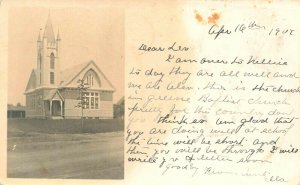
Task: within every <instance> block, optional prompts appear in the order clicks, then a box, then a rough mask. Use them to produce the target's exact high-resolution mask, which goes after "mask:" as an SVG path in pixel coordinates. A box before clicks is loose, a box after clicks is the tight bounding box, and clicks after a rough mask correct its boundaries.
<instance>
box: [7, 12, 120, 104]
mask: <svg viewBox="0 0 300 185" xmlns="http://www.w3.org/2000/svg"><path fill="white" fill-rule="evenodd" d="M49 13H50V18H51V22H52V26H53V29H54V33H55V36H56V34H57V31H58V29H59V33H60V38H61V51H60V55H61V59H60V61H59V62H60V68H61V70H63V69H66V68H68V67H72V66H73V65H77V64H80V63H85V62H88V61H90V60H93V61H95V63H96V64H97V65H98V66H99V68H100V69H101V70H102V72H103V73H104V74H105V75H106V77H107V78H108V79H109V80H110V82H111V83H112V84H113V86H114V87H115V89H116V91H115V93H114V102H117V101H118V100H119V99H120V98H121V97H122V96H124V12H123V11H122V9H120V8H93V9H91V8H89V9H88V8H76V7H72V8H50V9H49V8H43V7H41V8H37V7H34V8H31V7H18V8H12V9H10V11H9V22H8V104H17V103H18V102H20V103H21V104H23V105H24V104H25V95H24V91H25V88H26V85H27V82H28V79H29V76H30V73H31V71H32V69H33V68H36V57H37V46H36V44H37V38H38V34H39V31H40V29H42V31H41V35H42V34H43V31H44V28H45V24H46V21H47V18H48V15H49Z"/></svg>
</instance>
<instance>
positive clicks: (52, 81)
mask: <svg viewBox="0 0 300 185" xmlns="http://www.w3.org/2000/svg"><path fill="white" fill-rule="evenodd" d="M50 84H54V72H50Z"/></svg>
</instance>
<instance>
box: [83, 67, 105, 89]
mask: <svg viewBox="0 0 300 185" xmlns="http://www.w3.org/2000/svg"><path fill="white" fill-rule="evenodd" d="M84 80H85V83H86V84H88V86H90V87H93V86H96V87H97V86H98V87H100V86H101V81H100V79H99V77H98V75H97V73H96V72H95V71H94V70H93V69H90V70H88V71H87V72H86V74H85V75H84Z"/></svg>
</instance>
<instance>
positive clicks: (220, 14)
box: [0, 1, 300, 185]
mask: <svg viewBox="0 0 300 185" xmlns="http://www.w3.org/2000/svg"><path fill="white" fill-rule="evenodd" d="M22 2H24V1H22ZM25 2H27V3H28V4H26V3H21V1H12V2H8V1H2V2H1V9H3V10H4V11H2V12H1V14H2V15H3V16H1V70H2V71H1V75H2V76H1V77H2V78H1V80H2V81H3V84H5V87H6V88H2V89H1V91H2V94H4V95H6V96H2V97H1V105H2V107H3V112H2V115H3V116H1V121H2V123H3V129H2V130H3V134H2V135H1V143H2V145H1V152H2V153H1V154H2V156H3V157H2V158H1V167H2V168H1V169H3V170H1V181H0V183H1V184H54V183H55V184H74V183H78V184H213V185H219V184H234V185H235V184H236V185H240V184H260V185H266V184H287V185H298V184H299V183H300V176H299V174H300V168H299V167H300V155H299V147H300V137H299V130H300V127H299V115H300V99H299V98H300V96H299V94H300V80H299V78H300V64H299V61H298V60H299V58H300V54H299V53H300V45H299V42H300V34H299V31H300V24H299V23H298V20H299V18H300V13H299V12H300V4H299V2H297V1H286V2H282V1H253V2H252V1H213V2H211V1H176V2H173V1H165V2H160V1H147V2H146V1H142V2H137V1H124V2H112V1H104V2H100V1H90V2H88V3H87V2H83V1H61V2H58V1H57V2H50V1H49V2H47V1H45V2H43V3H42V2H33V1H25ZM47 9H48V10H47ZM48 11H50V12H51V16H52V17H53V19H54V20H56V23H54V21H53V20H52V24H53V25H56V24H57V23H59V24H62V25H61V27H62V28H63V29H59V33H60V35H61V36H63V35H64V34H63V33H68V34H65V35H64V36H65V38H66V40H68V36H70V35H69V34H71V36H70V37H71V38H70V40H73V41H74V39H75V38H76V39H78V40H79V42H77V43H76V44H77V45H78V46H76V44H74V43H73V44H68V43H64V44H62V51H64V50H65V51H68V49H70V48H71V49H70V53H69V55H67V54H66V53H65V54H64V55H63V56H61V57H62V58H63V59H65V60H63V61H61V64H60V65H63V62H65V61H67V62H66V63H67V65H69V66H72V65H73V64H75V62H74V63H73V62H72V59H73V57H74V59H79V60H83V58H84V57H85V56H87V57H89V58H94V60H96V62H95V64H96V65H97V66H98V65H99V66H100V65H101V66H100V67H99V68H101V71H102V70H103V69H102V68H105V66H108V67H107V68H106V69H104V70H103V74H105V75H103V74H102V72H99V73H98V72H97V69H96V67H95V69H94V70H95V73H86V74H91V77H93V75H94V78H93V79H95V80H96V79H98V78H99V79H100V80H98V81H101V83H98V86H99V87H103V88H102V89H101V88H100V89H98V90H99V92H100V91H101V93H102V91H105V92H106V94H105V93H104V94H100V95H99V102H98V99H97V102H98V103H99V104H98V103H96V98H98V95H97V96H96V95H95V94H93V95H92V94H91V93H92V92H88V93H89V94H87V96H84V98H85V99H84V101H81V102H85V105H84V106H83V107H84V109H83V108H82V113H80V112H78V113H77V114H76V115H78V120H80V118H82V117H84V115H86V116H85V117H86V119H84V121H85V122H83V123H85V124H82V125H83V127H81V128H80V129H77V130H76V128H75V127H76V123H77V122H78V121H73V122H74V123H73V125H75V126H73V127H72V126H70V124H72V123H70V121H68V120H73V118H72V119H69V118H68V116H69V117H70V115H73V114H72V111H73V110H72V109H71V108H70V107H69V108H68V109H66V107H67V105H68V103H67V102H68V99H70V97H69V94H64V93H63V92H64V91H62V89H63V88H66V87H65V86H59V90H58V92H56V91H55V92H54V93H53V94H52V95H53V96H51V98H48V96H45V97H43V98H42V99H43V103H44V104H43V105H44V108H45V109H43V110H44V112H45V114H43V115H45V117H43V116H41V117H39V118H31V117H32V116H34V115H38V114H33V113H32V112H29V111H28V109H29V108H32V104H30V105H28V102H30V100H31V99H30V98H26V101H25V103H26V104H25V113H26V118H18V119H15V118H12V117H10V116H12V115H13V114H9V113H8V108H7V107H8V106H7V104H9V103H10V100H11V99H13V97H15V96H16V97H22V96H23V97H22V98H25V95H26V93H25V95H23V94H22V95H21V94H17V93H16V92H17V91H16V92H13V91H14V90H13V89H18V88H17V87H15V86H17V84H18V83H17V82H18V80H16V79H15V78H17V76H18V75H20V76H22V75H21V74H18V73H16V72H14V71H13V68H10V66H11V65H12V64H11V61H10V58H13V57H14V56H16V55H18V54H17V53H16V54H14V53H13V52H16V51H14V49H10V44H15V45H16V49H18V47H19V49H20V48H21V46H23V45H26V42H32V41H31V40H30V38H29V37H28V38H27V37H25V36H26V35H30V34H31V32H32V31H34V30H35V29H33V28H31V27H30V26H29V25H28V28H27V29H24V28H22V30H23V31H24V32H26V34H25V33H24V36H23V37H22V36H21V35H19V36H18V37H20V39H19V40H23V43H19V44H18V43H13V41H14V40H16V39H11V37H12V36H14V34H13V35H10V34H11V33H17V31H15V30H10V29H9V28H10V27H9V25H14V26H15V27H16V29H17V27H18V24H17V23H19V24H20V26H22V25H23V24H21V23H22V21H21V22H18V21H17V20H22V19H20V18H18V16H19V17H20V16H24V19H25V20H26V17H25V16H27V17H31V19H34V20H36V21H32V24H33V25H34V26H35V27H37V28H39V27H38V26H39V25H41V27H43V28H44V25H45V21H46V20H47V15H48V13H45V12H48ZM30 12H32V14H31V13H30ZM39 13H41V14H42V15H43V16H44V18H39V19H38V18H34V17H35V16H33V15H34V14H39ZM78 17H79V19H76V18H78ZM80 17H81V18H80ZM101 20H102V21H103V20H105V21H107V22H108V24H107V25H106V24H103V25H101V26H99V25H100V24H102V21H101ZM105 21H104V22H105ZM27 22H30V21H28V20H27ZM75 22H76V23H78V24H79V25H80V24H82V27H80V26H78V25H76V24H73V23H75ZM80 22H81V23H80ZM64 23H65V25H64ZM2 25H3V27H2ZM46 25H47V24H46ZM23 26H25V25H23ZM76 26H78V27H76ZM26 27H27V25H26ZM54 27H55V26H54ZM57 27H59V25H58V26H57ZM57 27H55V28H57ZM46 28H47V26H46V27H45V30H47V29H46ZM76 28H78V29H80V30H79V31H78V29H76ZM101 28H103V29H101ZM20 29H21V28H20ZM72 29H73V30H74V31H70V30H72ZM87 29H90V30H91V31H87ZM42 31H44V30H42ZM38 33H39V30H35V32H34V33H32V35H33V36H32V38H34V39H35V40H34V41H33V42H36V38H38V37H37V34H38ZM46 33H48V32H46ZM95 33H96V35H97V34H99V35H100V36H99V37H98V36H97V37H96V38H95V37H94V34H95ZM55 34H56V30H55ZM50 35H51V34H50ZM103 35H104V36H103ZM105 35H106V36H105ZM122 35H123V36H122ZM46 36H47V38H51V37H52V36H49V35H47V34H46ZM22 38H26V39H27V40H26V39H22ZM55 38H56V41H55V43H58V41H60V39H58V40H57V38H60V37H58V36H57V35H55ZM102 39H104V41H103V40H102ZM61 40H62V41H61V42H62V43H63V41H64V40H63V37H62V39H61ZM95 40H96V41H95ZM24 42H25V43H24ZM101 43H102V45H101V47H99V45H98V44H101ZM27 44H28V43H27ZM51 47H54V45H53V46H50V49H51ZM55 47H56V45H55ZM101 48H105V49H103V50H102V49H101ZM107 48H109V49H107ZM27 49H28V52H29V51H30V53H33V56H34V57H33V59H32V60H33V61H24V63H25V62H26V64H27V65H30V66H29V68H30V69H31V68H34V67H37V68H39V64H37V65H36V60H37V61H39V59H36V55H35V54H36V52H39V50H38V51H36V47H35V46H34V47H31V48H30V47H28V48H27ZM121 50H122V51H123V52H122V51H121ZM10 52H12V53H10ZM25 53H26V52H25ZM54 54H57V53H55V52H54ZM28 55H29V54H28ZM58 55H59V52H58ZM10 56H11V57H10ZM49 59H50V63H51V55H49ZM45 60H46V59H45ZM2 61H3V62H2ZM97 61H99V63H97ZM116 61H124V65H123V68H124V69H122V66H121V67H120V66H116V67H114V66H113V65H118V64H119V63H116ZM79 63H81V62H78V64H79ZM13 65H15V66H16V67H17V66H18V65H19V63H18V62H16V63H15V64H13ZM20 65H21V64H20ZM49 65H50V64H49ZM109 67H110V68H109ZM24 69H25V67H24ZM26 69H27V68H26ZM41 70H42V68H41ZM51 70H52V68H51V66H50V71H47V73H49V72H50V76H47V77H45V79H46V78H49V80H50V81H49V83H50V84H51V79H52V80H53V74H56V73H55V71H54V70H53V71H51ZM121 71H122V72H121ZM51 72H53V74H52V75H51ZM87 72H88V71H87ZM28 73H29V72H28ZM116 73H118V74H119V73H120V75H119V76H118V75H115V74H116ZM10 74H15V75H13V76H15V78H14V77H11V76H10ZM113 74H114V75H113ZM29 75H30V73H29V74H28V75H27V76H26V77H24V78H26V79H24V80H23V79H22V80H20V83H21V81H24V82H25V83H27V80H28V77H29ZM51 76H52V77H51ZM78 76H80V75H78ZM82 76H83V79H87V83H88V84H91V83H92V80H91V79H92V78H91V77H90V76H89V75H84V74H82ZM97 76H98V77H97ZM104 76H105V77H104ZM120 76H123V78H122V77H120ZM96 77H97V78H96ZM10 78H13V79H14V80H12V82H10V80H9V79H10ZM22 78H23V76H22ZM61 78H62V77H61ZM37 79H39V78H37ZM40 79H43V78H42V77H41V78H40ZM105 80H108V81H111V82H112V83H111V84H112V85H113V87H114V88H115V90H116V91H115V92H114V93H113V96H112V97H113V98H114V100H112V103H113V104H114V107H115V109H112V111H113V112H111V113H114V114H113V117H109V115H110V114H109V110H110V109H109V108H106V109H105V111H100V112H99V116H98V117H99V118H97V114H96V113H95V114H94V113H93V112H94V109H96V107H97V109H98V107H99V109H100V110H101V107H107V105H108V104H109V103H108V101H110V100H109V98H108V97H110V96H109V95H108V94H107V93H109V92H110V89H109V86H108V85H107V86H105ZM98 81H95V83H96V82H98ZM121 81H122V82H121ZM13 82H14V83H15V84H14V85H13V86H12V85H11V86H10V84H12V83H13ZM22 83H23V82H22ZM53 83H54V81H53ZM41 84H42V81H41ZM62 84H64V83H63V82H62ZM70 84H71V82H70ZM107 84H110V83H108V82H107ZM120 84H123V85H120ZM22 86H26V85H24V84H22ZM66 86H67V85H66ZM98 86H97V87H98ZM67 87H68V88H69V89H70V88H71V87H69V86H67ZM104 87H105V88H104ZM120 89H123V91H122V90H120ZM79 90H80V89H79ZM89 90H93V88H90V89H89ZM94 90H97V89H94ZM120 91H121V93H120ZM26 92H27V91H26ZM51 92H52V91H51ZM28 93H29V94H30V93H31V91H28V92H27V94H28ZM93 93H95V92H93ZM117 93H119V94H117ZM122 93H123V94H122ZM70 94H71V93H70ZM83 95H84V94H83ZM122 95H123V96H124V98H123V99H122V98H121V97H122ZM118 99H120V100H122V101H123V105H124V102H125V107H124V111H125V114H124V116H122V115H121V116H120V115H119V116H116V115H115V112H118V113H120V110H121V107H120V105H122V104H121V103H120V101H117V100H118ZM101 100H103V101H101ZM74 101H75V100H74ZM48 102H49V104H47V103H48ZM50 102H51V104H50ZM72 102H73V101H72ZM87 102H88V103H87ZM38 105H39V104H38ZM81 105H82V104H81ZM33 107H34V106H33ZM48 107H49V109H47V108H48ZM50 107H51V109H50ZM92 107H93V108H92ZM108 107H109V106H108ZM91 109H93V110H91ZM47 111H48V113H50V114H46V113H47ZM68 111H69V112H68ZM73 112H74V111H73ZM103 112H105V114H104V113H103ZM103 115H106V116H107V117H104V116H103ZM15 116H16V115H15ZM101 116H102V117H101ZM7 117H9V119H7ZM21 117H22V114H21ZM57 117H61V119H60V121H61V122H60V123H61V125H66V127H64V128H67V129H58V128H61V127H56V126H53V125H51V126H49V127H47V128H48V129H49V133H47V135H45V136H44V137H43V140H44V141H47V143H48V144H47V146H51V147H53V150H55V151H57V154H56V153H55V155H54V154H53V155H51V150H49V151H47V154H46V152H44V153H43V150H40V148H45V146H44V145H41V146H40V145H39V146H38V147H37V148H36V150H37V151H30V152H32V153H34V152H36V153H38V152H40V153H41V155H45V156H48V155H49V158H48V159H49V160H53V161H51V163H53V165H50V163H49V162H46V161H43V160H42V159H46V160H47V157H40V156H39V155H38V154H35V155H36V156H37V158H36V159H37V160H38V159H39V160H40V161H39V162H38V163H32V164H31V163H30V162H29V163H28V162H27V163H26V162H24V160H26V159H30V155H29V154H28V153H26V155H27V158H26V157H24V156H25V154H24V153H25V152H24V153H22V151H27V150H25V149H27V148H28V143H24V142H22V141H28V142H34V141H35V140H32V141H30V140H29V139H28V137H32V138H35V137H37V135H38V134H40V135H38V136H39V137H40V138H42V136H41V133H44V132H42V131H40V130H39V131H36V130H37V128H40V127H41V126H40V125H37V124H33V125H35V126H33V127H32V128H31V130H30V131H32V130H33V131H35V132H34V134H33V133H32V132H25V133H23V134H22V135H20V134H19V135H17V139H19V140H17V139H16V135H11V133H14V131H15V130H11V128H14V129H15V128H18V129H20V130H22V129H23V128H24V126H23V127H22V125H21V126H20V124H19V127H16V126H15V125H17V126H18V124H15V122H16V120H18V121H19V122H24V123H25V122H26V124H28V125H31V124H32V123H35V122H39V123H43V124H47V122H45V121H36V120H55V119H57ZM53 118H54V119H53ZM89 118H91V119H89ZM104 118H105V119H104ZM97 119H99V121H95V123H94V122H92V121H91V120H97ZM122 119H124V127H123V128H124V129H123V130H114V129H115V127H113V128H112V130H110V129H108V128H111V125H108V126H105V124H102V125H101V123H103V120H106V121H107V120H122ZM20 120H21V121H20ZM28 120H29V121H28ZM30 120H34V121H30ZM90 122H91V123H90ZM114 122H115V121H112V122H111V123H112V124H113V123H114ZM6 123H7V124H9V123H13V124H11V125H12V126H11V125H7V124H6ZM49 123H50V121H49ZM51 123H57V122H56V121H52V122H51ZM79 123H80V122H78V125H79V126H80V124H79ZM93 124H97V125H96V126H93V127H91V129H90V127H89V125H93ZM99 125H100V126H99ZM13 126H14V127H13ZM46 126H47V125H46ZM84 126H85V127H84ZM51 129H52V130H54V131H55V132H50V131H51ZM56 129H58V130H56ZM23 130H24V129H23ZM100 130H102V131H100ZM103 130H108V131H103ZM57 131H59V132H57ZM71 131H72V133H71ZM112 131H113V132H112ZM40 132H41V133H40ZM7 133H8V134H7ZM66 133H67V135H66ZM112 133H113V134H112ZM14 134H15V133H14ZM22 137H24V138H22ZM25 137H26V138H25ZM49 138H50V139H49ZM53 138H54V139H53ZM62 138H63V139H65V140H66V142H65V143H72V142H76V141H78V142H79V143H76V146H77V147H78V148H77V149H78V150H79V151H73V150H71V148H70V149H68V147H71V146H67V145H65V143H64V142H62V143H58V141H61V140H60V139H62ZM70 138H75V139H74V140H76V141H74V140H72V139H70ZM117 138H121V139H122V144H120V142H115V140H116V139H117ZM26 139H27V140H26ZM47 139H49V140H47ZM94 140H95V141H98V142H97V143H96V144H95V143H93V144H90V142H93V141H94ZM12 141H13V142H12ZM67 141H68V142H67ZM69 141H72V142H69ZM14 142H16V143H17V144H15V143H14ZM53 143H56V144H55V147H54V146H53ZM57 143H58V144H57ZM87 144H88V145H87ZM123 144H124V147H123ZM70 145H71V144H70ZM47 146H46V147H47ZM58 146H62V147H61V148H60V149H59V147H58ZM19 147H20V148H21V149H19ZM122 147H123V148H122ZM24 148H25V149H24ZM29 148H30V147H29ZM104 148H105V149H104ZM120 148H122V149H120ZM73 149H74V148H73ZM102 149H103V150H102ZM80 150H85V151H88V152H82V153H81V152H80ZM62 151H64V152H66V153H67V154H68V155H69V157H70V160H59V159H58V157H59V154H60V152H62ZM18 152H19V153H18ZM49 152H50V154H49ZM73 152H74V153H73ZM121 153H122V154H123V155H120V154H121ZM18 154H20V155H19V156H20V157H18ZM81 154H83V156H79V155H81ZM16 156H17V157H16ZM74 156H75V157H74ZM101 156H105V157H101ZM120 156H121V158H122V160H121V159H120ZM72 157H74V158H72ZM14 159H15V160H17V161H18V162H20V164H21V165H23V166H22V167H18V164H16V163H15V162H16V161H15V160H14ZM73 159H74V160H73ZM103 159H105V160H103ZM83 161H84V162H83ZM89 161H90V162H91V163H89ZM93 161H94V164H92V162H93ZM72 162H74V163H75V164H74V163H72ZM120 162H121V163H123V167H124V168H123V170H120V169H121V168H120V166H121V165H120V164H119V163H120ZM24 164H26V165H24ZM41 164H43V165H44V170H46V171H47V172H48V173H45V172H43V171H39V170H40V165H41ZM76 164H77V165H76ZM110 164H115V166H114V167H111V165H110ZM55 165H57V168H54V167H55ZM72 165H73V167H76V168H78V170H77V171H76V170H75V169H72V168H68V166H69V167H70V166H72ZM53 166H54V167H53ZM14 169H16V171H14ZM22 169H35V170H37V171H30V170H29V171H27V172H26V173H25V172H24V173H20V172H22ZM41 170H43V168H42V169H41ZM8 172H10V173H8ZM100 172H101V173H100ZM122 172H123V173H122ZM12 174H13V175H12ZM116 174H117V175H116ZM120 174H123V175H121V176H120ZM10 175H11V177H10Z"/></svg>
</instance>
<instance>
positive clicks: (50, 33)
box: [43, 13, 55, 42]
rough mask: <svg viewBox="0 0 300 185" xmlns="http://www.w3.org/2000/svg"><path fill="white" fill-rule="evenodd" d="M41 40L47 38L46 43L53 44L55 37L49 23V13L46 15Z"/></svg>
mask: <svg viewBox="0 0 300 185" xmlns="http://www.w3.org/2000/svg"><path fill="white" fill-rule="evenodd" d="M43 38H47V40H48V42H55V36H54V32H53V27H52V23H51V18H50V13H49V15H48V20H47V23H46V26H45V30H44V35H43Z"/></svg>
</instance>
